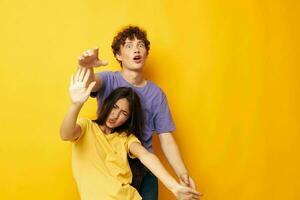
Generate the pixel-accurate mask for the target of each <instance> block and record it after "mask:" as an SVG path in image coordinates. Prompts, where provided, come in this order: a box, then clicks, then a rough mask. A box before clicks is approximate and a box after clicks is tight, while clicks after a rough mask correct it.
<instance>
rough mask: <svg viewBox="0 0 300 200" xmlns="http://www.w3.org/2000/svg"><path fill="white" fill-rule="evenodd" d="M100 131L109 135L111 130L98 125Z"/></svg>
mask: <svg viewBox="0 0 300 200" xmlns="http://www.w3.org/2000/svg"><path fill="white" fill-rule="evenodd" d="M99 127H100V129H101V131H102V132H103V133H105V134H111V132H112V129H111V128H109V127H107V126H106V125H99Z"/></svg>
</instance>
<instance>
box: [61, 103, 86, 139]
mask: <svg viewBox="0 0 300 200" xmlns="http://www.w3.org/2000/svg"><path fill="white" fill-rule="evenodd" d="M82 105H83V104H71V105H70V107H69V109H68V111H67V114H66V115H65V118H64V120H63V122H62V124H61V127H60V136H61V138H62V139H63V140H72V139H74V137H75V134H76V120H77V118H78V114H79V112H80V109H81V107H82Z"/></svg>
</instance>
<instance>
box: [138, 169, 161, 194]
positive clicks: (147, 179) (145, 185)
mask: <svg viewBox="0 0 300 200" xmlns="http://www.w3.org/2000/svg"><path fill="white" fill-rule="evenodd" d="M139 193H140V195H141V196H142V198H143V200H158V180H157V178H156V176H154V175H153V174H152V173H151V172H149V171H148V172H147V174H146V175H145V176H144V177H143V180H142V183H141V187H140V189H139Z"/></svg>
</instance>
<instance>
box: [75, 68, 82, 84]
mask: <svg viewBox="0 0 300 200" xmlns="http://www.w3.org/2000/svg"><path fill="white" fill-rule="evenodd" d="M82 69H83V68H79V69H78V70H77V72H76V75H75V79H74V83H75V82H77V81H78V79H79V75H80V73H81V71H82Z"/></svg>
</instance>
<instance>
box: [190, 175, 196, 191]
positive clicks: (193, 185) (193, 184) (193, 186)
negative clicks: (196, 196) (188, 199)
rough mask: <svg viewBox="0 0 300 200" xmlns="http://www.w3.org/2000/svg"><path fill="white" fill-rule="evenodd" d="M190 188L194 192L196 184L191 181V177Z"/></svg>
mask: <svg viewBox="0 0 300 200" xmlns="http://www.w3.org/2000/svg"><path fill="white" fill-rule="evenodd" d="M190 187H191V188H193V189H194V190H196V184H195V182H194V181H193V179H191V177H190Z"/></svg>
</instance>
